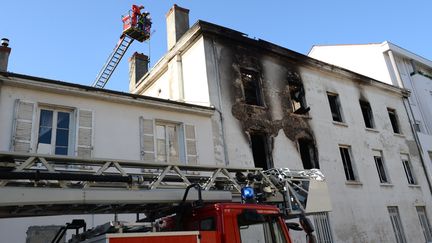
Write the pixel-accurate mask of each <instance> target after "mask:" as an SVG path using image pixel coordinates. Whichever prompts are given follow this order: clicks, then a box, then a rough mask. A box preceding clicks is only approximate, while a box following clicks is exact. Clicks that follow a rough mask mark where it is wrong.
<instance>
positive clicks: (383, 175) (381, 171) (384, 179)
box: [374, 151, 390, 183]
mask: <svg viewBox="0 0 432 243" xmlns="http://www.w3.org/2000/svg"><path fill="white" fill-rule="evenodd" d="M375 153H376V154H375V155H374V160H375V166H376V168H377V172H378V177H379V179H380V182H381V183H389V182H390V180H389V177H388V175H387V170H386V168H385V165H384V160H383V157H382V152H381V151H377V152H375Z"/></svg>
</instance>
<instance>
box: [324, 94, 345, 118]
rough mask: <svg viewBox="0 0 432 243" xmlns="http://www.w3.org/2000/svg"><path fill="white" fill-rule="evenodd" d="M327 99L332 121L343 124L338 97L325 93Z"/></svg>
mask: <svg viewBox="0 0 432 243" xmlns="http://www.w3.org/2000/svg"><path fill="white" fill-rule="evenodd" d="M327 98H328V101H329V105H330V111H331V113H332V118H333V121H336V122H343V120H342V112H341V105H340V102H339V95H337V94H333V93H327Z"/></svg>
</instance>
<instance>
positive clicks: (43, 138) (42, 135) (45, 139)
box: [38, 127, 51, 144]
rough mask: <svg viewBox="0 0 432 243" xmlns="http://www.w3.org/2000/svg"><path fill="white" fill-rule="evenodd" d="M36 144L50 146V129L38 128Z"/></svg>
mask: <svg viewBox="0 0 432 243" xmlns="http://www.w3.org/2000/svg"><path fill="white" fill-rule="evenodd" d="M38 143H46V144H51V127H40V128H39V139H38Z"/></svg>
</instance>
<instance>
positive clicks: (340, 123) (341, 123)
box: [333, 121, 348, 127]
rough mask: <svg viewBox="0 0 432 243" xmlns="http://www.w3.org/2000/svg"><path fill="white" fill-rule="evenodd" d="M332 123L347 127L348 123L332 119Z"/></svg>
mask: <svg viewBox="0 0 432 243" xmlns="http://www.w3.org/2000/svg"><path fill="white" fill-rule="evenodd" d="M333 124H334V125H337V126H341V127H348V124H346V123H345V122H338V121H333Z"/></svg>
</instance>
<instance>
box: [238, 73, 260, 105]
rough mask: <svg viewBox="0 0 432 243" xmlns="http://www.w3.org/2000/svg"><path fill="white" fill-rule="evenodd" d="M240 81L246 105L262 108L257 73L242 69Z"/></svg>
mask: <svg viewBox="0 0 432 243" xmlns="http://www.w3.org/2000/svg"><path fill="white" fill-rule="evenodd" d="M241 79H242V83H243V92H244V99H245V102H246V104H249V105H256V106H263V105H264V103H263V100H262V94H261V85H260V80H259V75H258V72H255V71H252V70H247V69H242V70H241Z"/></svg>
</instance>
